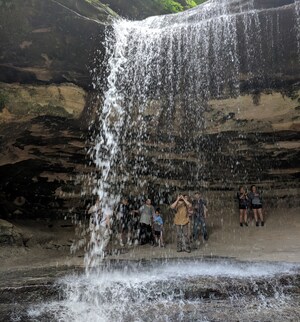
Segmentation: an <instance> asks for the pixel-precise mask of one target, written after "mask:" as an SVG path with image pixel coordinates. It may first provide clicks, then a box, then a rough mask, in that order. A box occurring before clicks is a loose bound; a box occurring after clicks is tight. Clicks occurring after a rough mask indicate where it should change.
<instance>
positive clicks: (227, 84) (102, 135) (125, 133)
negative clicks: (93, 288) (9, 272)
mask: <svg viewBox="0 0 300 322" xmlns="http://www.w3.org/2000/svg"><path fill="white" fill-rule="evenodd" d="M282 3H283V4H282V8H283V9H282V8H281V10H282V12H283V15H284V14H285V12H286V14H287V15H289V14H290V13H291V12H292V13H293V16H292V17H290V19H294V22H293V23H292V25H293V26H299V1H296V2H295V3H294V2H293V1H289V0H285V1H282ZM278 6H279V5H278ZM283 18H284V17H283V16H280V14H279V11H278V8H277V7H276V6H275V7H274V8H270V7H269V4H268V2H266V4H265V5H264V2H259V1H255V0H240V1H238V0H210V1H208V2H206V3H204V4H203V5H201V6H198V7H196V8H193V9H190V10H188V11H186V12H183V13H178V14H174V15H166V16H157V17H150V18H148V19H145V20H143V21H127V20H123V19H119V20H116V21H115V22H114V23H113V26H112V28H108V31H107V35H106V42H105V47H106V56H105V59H104V62H103V65H104V66H105V67H106V68H107V74H108V77H107V81H106V82H105V85H104V86H103V84H102V79H101V77H99V75H96V77H95V81H94V86H95V87H96V88H101V90H102V91H103V92H104V95H103V97H104V98H103V100H104V101H103V104H102V108H101V109H100V110H99V111H98V123H97V124H99V125H98V128H97V129H96V134H95V135H94V136H93V137H92V138H91V143H92V147H91V149H90V151H89V153H90V156H91V158H92V159H93V161H94V163H95V166H96V168H97V176H98V177H97V183H96V184H95V186H94V194H97V195H98V196H99V198H100V201H101V209H102V213H105V212H106V213H110V214H111V213H112V211H113V207H114V206H115V205H116V203H117V202H118V201H119V199H120V197H121V195H123V194H125V195H126V194H128V192H129V191H130V190H129V189H131V190H132V189H133V190H135V191H136V192H143V191H144V192H145V191H147V190H149V188H150V187H151V185H154V184H155V178H162V179H165V180H166V183H165V188H166V189H167V188H168V182H167V180H168V179H170V178H171V179H173V178H174V173H176V171H177V172H178V176H180V175H179V172H180V167H181V166H180V165H178V164H176V163H175V162H173V163H172V162H171V161H168V153H172V151H174V150H175V151H176V152H177V153H178V154H179V155H180V154H182V155H184V154H185V153H186V152H187V151H191V146H192V142H193V139H194V138H195V137H197V135H198V136H199V135H201V131H203V129H204V128H205V126H206V123H207V122H209V120H206V119H205V117H204V112H205V111H206V110H207V109H209V104H208V103H209V101H210V100H212V99H217V100H218V99H221V98H226V97H233V98H236V97H238V96H239V95H240V94H241V92H243V91H244V92H245V91H248V92H250V93H251V92H256V91H259V90H262V89H264V88H268V87H269V86H273V85H274V84H276V83H277V82H279V83H280V81H281V80H280V75H281V66H282V65H283V64H284V63H285V61H286V60H291V61H292V60H293V59H294V58H295V57H298V54H297V53H298V52H297V48H298V47H297V44H299V34H300V32H299V31H297V32H295V33H294V34H295V35H296V36H295V37H294V38H291V36H290V35H289V37H290V40H289V41H290V43H289V45H290V52H289V55H290V56H289V57H285V55H284V47H285V46H286V43H285V39H286V38H288V37H286V35H285V34H284V33H285V32H286V30H285V29H284V28H285V26H284V23H283V22H284V20H283ZM297 37H298V38H297ZM285 53H286V51H285ZM102 72H103V70H102ZM187 138H188V139H187ZM156 145H158V146H160V147H161V146H163V148H162V149H161V151H160V152H161V155H158V156H157V153H156V156H154V154H153V148H155V146H156ZM211 148H212V149H213V147H211ZM172 149H173V150H172ZM197 149H198V150H195V149H194V150H193V153H194V154H195V158H197V159H198V160H200V162H199V163H198V165H197V166H196V167H195V168H194V169H193V170H191V172H193V173H194V174H193V176H194V177H195V178H196V179H197V180H198V174H199V173H200V171H202V173H204V174H203V176H205V175H207V173H208V172H209V171H208V169H205V156H203V153H202V150H201V147H197ZM172 176H173V177H172ZM184 176H186V177H187V178H188V177H191V179H190V180H193V178H192V177H193V176H192V175H191V174H186V173H185V174H184ZM149 177H151V181H149ZM129 187H130V188H129ZM96 226H97V225H96ZM96 235H97V234H93V236H96ZM91 244H95V242H91Z"/></svg>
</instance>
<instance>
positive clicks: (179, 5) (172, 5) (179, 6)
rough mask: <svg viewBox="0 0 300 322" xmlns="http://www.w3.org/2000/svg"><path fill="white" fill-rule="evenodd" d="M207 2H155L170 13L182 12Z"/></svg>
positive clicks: (169, 0) (187, 0)
mask: <svg viewBox="0 0 300 322" xmlns="http://www.w3.org/2000/svg"><path fill="white" fill-rule="evenodd" d="M205 1H206V0H178V1H175V0H155V2H157V3H159V4H161V5H162V6H163V7H164V9H165V10H166V11H168V12H180V11H183V10H186V9H190V8H193V7H196V6H197V5H198V4H201V3H203V2H205Z"/></svg>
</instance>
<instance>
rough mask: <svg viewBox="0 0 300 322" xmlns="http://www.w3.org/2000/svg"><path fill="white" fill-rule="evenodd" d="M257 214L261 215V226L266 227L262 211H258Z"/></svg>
mask: <svg viewBox="0 0 300 322" xmlns="http://www.w3.org/2000/svg"><path fill="white" fill-rule="evenodd" d="M257 212H258V215H259V218H260V221H261V225H262V226H264V216H263V213H262V209H261V208H260V209H257Z"/></svg>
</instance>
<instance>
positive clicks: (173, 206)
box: [170, 196, 181, 209]
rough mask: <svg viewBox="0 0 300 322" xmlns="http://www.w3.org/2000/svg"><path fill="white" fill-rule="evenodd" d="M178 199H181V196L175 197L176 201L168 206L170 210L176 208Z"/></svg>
mask: <svg viewBox="0 0 300 322" xmlns="http://www.w3.org/2000/svg"><path fill="white" fill-rule="evenodd" d="M180 197H181V196H177V199H176V200H175V201H174V202H173V203H172V205H171V206H170V208H171V209H175V208H176V206H177V203H178V201H179V199H180Z"/></svg>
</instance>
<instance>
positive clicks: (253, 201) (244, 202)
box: [237, 185, 265, 227]
mask: <svg viewBox="0 0 300 322" xmlns="http://www.w3.org/2000/svg"><path fill="white" fill-rule="evenodd" d="M237 199H238V203H239V211H240V226H241V227H243V226H244V225H245V226H246V227H248V215H249V212H250V210H253V215H254V219H255V224H256V226H257V227H258V226H259V223H260V224H261V226H264V224H265V222H264V217H263V212H262V194H261V193H260V192H259V191H258V190H257V189H256V186H255V185H253V186H251V189H250V192H249V193H248V192H247V190H246V189H245V188H244V187H243V186H241V187H240V188H239V191H238V193H237Z"/></svg>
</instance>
